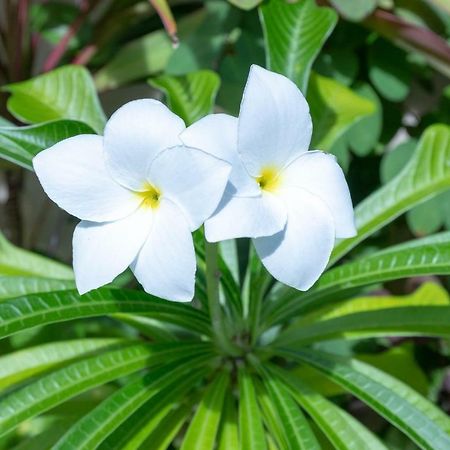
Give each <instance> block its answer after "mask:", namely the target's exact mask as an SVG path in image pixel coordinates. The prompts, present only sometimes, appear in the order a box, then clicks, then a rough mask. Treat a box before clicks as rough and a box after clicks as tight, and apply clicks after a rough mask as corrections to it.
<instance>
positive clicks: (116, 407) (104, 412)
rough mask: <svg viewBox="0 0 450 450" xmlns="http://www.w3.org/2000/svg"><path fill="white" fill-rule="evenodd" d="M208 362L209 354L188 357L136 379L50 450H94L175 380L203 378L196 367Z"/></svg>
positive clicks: (71, 429)
mask: <svg viewBox="0 0 450 450" xmlns="http://www.w3.org/2000/svg"><path fill="white" fill-rule="evenodd" d="M208 359H210V354H207V356H206V357H205V355H202V356H194V357H192V356H190V357H187V358H183V359H182V360H179V361H176V362H175V363H172V364H165V365H163V366H162V367H159V368H157V369H155V370H153V371H150V372H149V373H147V374H145V375H143V376H142V375H140V376H138V377H137V379H135V380H134V381H131V382H129V383H127V384H126V385H125V386H124V387H122V388H121V389H119V390H118V391H116V392H115V393H114V394H112V395H111V396H110V397H108V398H107V399H106V400H104V401H103V402H102V403H100V404H99V405H98V406H97V407H96V408H94V409H93V410H92V411H91V412H90V413H88V414H87V415H85V416H84V417H83V418H82V419H80V420H79V421H78V422H77V423H75V424H74V425H73V426H72V427H71V428H70V429H69V431H68V432H67V433H66V434H65V435H64V436H63V437H62V438H61V439H60V440H59V441H58V442H57V443H56V445H55V446H54V447H53V449H54V450H69V449H73V448H74V447H77V448H82V449H84V450H94V449H96V448H97V447H98V445H99V444H101V442H102V441H103V440H104V439H105V438H106V437H107V436H108V435H110V434H111V433H112V432H113V431H114V430H115V429H116V428H117V427H118V426H119V425H120V424H122V423H123V422H124V421H125V420H126V419H127V418H128V417H129V416H131V415H132V414H133V412H134V411H136V409H137V408H139V407H140V406H142V405H143V404H144V403H145V402H147V401H148V400H149V399H151V398H154V397H155V396H156V395H157V394H158V393H159V392H160V391H161V390H162V389H164V388H166V387H167V386H168V385H170V384H172V383H173V382H175V381H177V380H178V381H181V379H182V378H183V377H188V378H189V379H190V380H191V381H193V380H194V379H195V378H197V377H199V376H200V375H203V374H204V372H205V369H203V370H202V371H199V366H201V365H204V364H205V362H206V361H207V360H208ZM186 360H187V361H188V362H186ZM116 448H117V447H116Z"/></svg>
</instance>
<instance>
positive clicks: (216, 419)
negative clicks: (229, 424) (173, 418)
mask: <svg viewBox="0 0 450 450" xmlns="http://www.w3.org/2000/svg"><path fill="white" fill-rule="evenodd" d="M229 382H230V374H229V373H227V372H221V373H219V375H217V376H216V378H214V380H213V381H212V382H211V384H210V385H209V386H208V388H207V390H206V392H205V395H204V397H203V398H202V400H201V402H200V404H199V406H198V408H197V411H196V413H195V415H194V418H193V419H192V422H191V424H190V425H189V428H188V430H187V432H186V435H185V437H184V439H183V444H182V445H181V450H213V449H214V448H215V442H216V435H217V431H218V429H219V423H220V418H221V414H222V408H223V403H224V399H225V392H226V390H227V387H228V384H229Z"/></svg>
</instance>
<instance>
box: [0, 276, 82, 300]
mask: <svg viewBox="0 0 450 450" xmlns="http://www.w3.org/2000/svg"><path fill="white" fill-rule="evenodd" d="M74 288H75V282H74V281H73V280H58V279H56V278H39V277H21V276H14V275H13V276H11V275H8V276H2V275H0V300H1V299H3V298H13V297H18V296H21V295H27V294H37V293H40V292H51V291H62V290H64V289H74Z"/></svg>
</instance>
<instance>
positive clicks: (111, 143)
mask: <svg viewBox="0 0 450 450" xmlns="http://www.w3.org/2000/svg"><path fill="white" fill-rule="evenodd" d="M184 128H185V125H184V122H183V120H182V119H180V118H179V117H178V116H177V115H175V114H173V113H172V112H171V111H170V110H169V109H168V108H167V107H166V106H165V105H163V104H162V103H161V102H158V101H156V100H152V99H143V100H135V101H132V102H129V103H127V104H126V105H124V106H122V107H121V108H119V109H118V110H117V111H116V112H115V113H114V114H113V115H112V116H111V118H110V119H109V120H108V123H107V124H106V127H105V152H106V160H107V165H108V168H109V169H110V171H111V174H112V176H113V177H114V179H115V180H116V181H118V182H119V183H121V184H122V185H123V186H126V187H127V188H129V189H133V190H137V191H140V190H142V186H143V184H144V183H145V176H146V174H147V171H148V168H149V165H150V163H151V161H152V160H153V159H154V158H155V156H156V155H157V154H158V153H159V152H160V151H162V150H164V149H166V148H168V147H173V146H174V145H178V144H179V143H180V140H179V138H178V135H179V134H180V133H181V132H182V131H183V130H184Z"/></svg>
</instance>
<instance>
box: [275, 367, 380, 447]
mask: <svg viewBox="0 0 450 450" xmlns="http://www.w3.org/2000/svg"><path fill="white" fill-rule="evenodd" d="M271 369H272V370H271V371H272V372H273V373H274V374H275V375H277V376H278V377H279V379H280V380H282V381H283V383H285V385H286V386H287V387H288V388H289V392H290V394H291V395H292V396H293V397H294V398H295V400H296V401H297V402H298V403H299V404H300V405H301V406H302V408H304V409H305V411H306V412H307V413H308V414H309V416H310V417H311V418H312V419H313V421H314V422H315V423H316V424H317V425H318V426H319V428H320V429H321V430H322V431H323V433H324V434H325V435H326V436H327V438H328V439H329V441H330V442H331V443H332V444H333V446H334V447H335V448H337V449H342V450H359V449H366V450H387V447H385V446H384V445H383V444H382V443H381V441H380V440H379V439H378V438H377V437H376V436H375V435H373V434H372V433H371V432H370V431H369V430H368V429H367V428H366V427H364V426H363V425H361V423H360V422H358V421H357V420H356V419H354V418H353V417H352V416H351V415H350V414H348V413H347V412H345V411H344V410H342V409H341V408H339V407H338V406H336V405H335V404H334V403H332V402H330V401H329V400H327V399H326V398H325V397H323V396H322V395H320V394H319V393H317V392H315V391H314V390H313V389H311V388H310V387H309V386H308V385H307V384H306V383H304V382H303V381H302V380H300V379H299V378H297V377H295V376H293V375H292V374H290V373H289V372H287V371H285V370H282V369H279V368H277V367H276V366H271Z"/></svg>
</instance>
